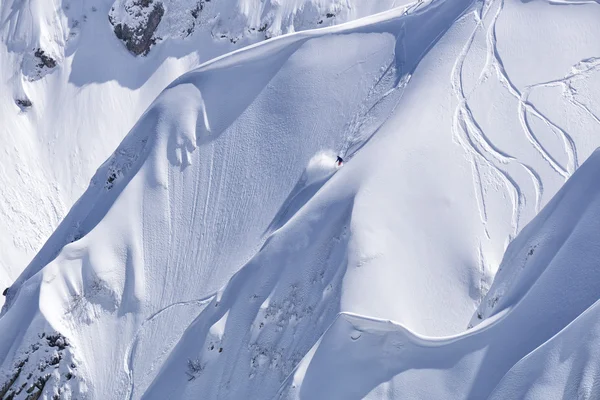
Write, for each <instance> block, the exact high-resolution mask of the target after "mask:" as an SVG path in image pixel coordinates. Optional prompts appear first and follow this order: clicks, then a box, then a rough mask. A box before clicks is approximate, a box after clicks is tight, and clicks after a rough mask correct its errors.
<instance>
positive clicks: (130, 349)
mask: <svg viewBox="0 0 600 400" xmlns="http://www.w3.org/2000/svg"><path fill="white" fill-rule="evenodd" d="M216 295H217V293H216V292H215V293H211V294H210V295H208V296H204V297H202V298H199V299H194V300H187V301H178V302H176V303H172V304H169V305H168V306H165V307H163V308H161V309H159V310H158V311H155V312H154V313H153V314H151V315H150V316H149V317H147V318H146V319H145V320H144V321H143V322H142V323H141V325H140V326H139V328H138V330H137V331H136V333H135V335H134V336H133V339H132V340H131V342H130V344H129V346H127V351H126V352H125V358H124V362H123V364H124V368H125V372H126V373H127V377H128V378H129V388H128V391H127V394H126V395H125V399H129V400H131V399H133V393H134V389H135V379H134V367H133V363H134V359H135V354H136V350H137V346H138V341H139V338H140V334H141V333H142V332H143V331H144V329H145V327H146V324H148V323H150V322H152V321H154V320H155V319H156V318H158V317H159V316H160V315H161V314H163V313H164V312H166V311H169V310H170V309H172V308H173V307H184V306H191V305H195V306H203V305H205V304H207V303H209V302H210V301H211V300H212V299H213V298H214V297H215V296H216Z"/></svg>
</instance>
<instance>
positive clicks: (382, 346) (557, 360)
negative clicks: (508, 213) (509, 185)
mask: <svg viewBox="0 0 600 400" xmlns="http://www.w3.org/2000/svg"><path fill="white" fill-rule="evenodd" d="M599 174H600V152H596V153H594V154H593V155H592V156H591V157H590V159H588V161H586V163H584V164H583V165H582V166H581V168H580V169H579V170H578V171H577V172H576V173H575V175H574V176H573V177H572V178H571V179H570V180H569V181H568V182H567V183H566V184H565V186H564V187H563V188H562V189H561V190H560V191H559V193H558V194H557V195H556V196H555V197H554V198H553V199H552V201H551V202H550V203H549V204H548V205H547V206H546V207H545V208H544V209H543V210H542V212H541V213H540V214H539V215H538V216H537V217H536V218H534V220H533V221H532V222H531V223H530V224H529V225H528V226H527V227H526V228H525V229H524V230H523V231H522V232H521V233H520V234H519V235H518V236H517V238H516V239H515V240H514V241H513V242H512V243H511V244H510V246H509V247H508V250H507V253H506V256H505V258H504V260H503V262H502V265H501V267H500V271H499V272H498V274H497V275H496V278H495V281H494V284H493V285H492V288H491V290H490V292H489V293H488V295H487V296H486V298H485V300H484V301H483V303H482V308H481V310H480V311H478V312H477V313H476V314H475V317H474V320H476V321H478V322H480V323H479V324H478V325H477V326H476V327H474V328H473V329H471V330H469V331H467V332H466V333H464V334H460V335H456V336H453V337H447V338H427V337H422V336H419V335H415V334H414V333H412V332H411V331H409V330H407V329H406V328H405V327H403V326H401V325H397V324H395V323H392V322H390V321H383V320H374V319H368V318H365V317H362V316H357V315H346V314H344V315H341V316H340V317H339V318H338V319H337V320H336V322H335V323H334V324H333V325H332V327H331V328H329V329H328V331H327V333H326V334H325V335H324V336H323V337H322V338H321V339H320V341H319V343H318V345H317V346H316V347H315V349H313V350H312V351H311V352H310V353H309V355H308V356H307V357H306V358H305V360H303V361H302V363H301V364H300V365H299V367H298V368H297V370H296V372H295V373H294V374H293V375H292V376H291V377H290V379H289V380H288V381H287V382H286V385H284V390H282V392H281V394H282V397H286V398H315V397H322V398H350V397H353V398H358V397H363V396H366V397H368V398H380V397H382V396H383V397H385V396H386V395H388V396H391V397H396V396H400V395H402V396H408V397H409V398H435V399H443V398H457V399H458V398H465V399H485V398H488V396H490V394H491V392H492V391H494V393H493V395H492V396H491V398H493V399H506V398H510V399H512V398H519V399H520V398H528V399H546V398H584V399H594V398H596V396H597V386H598V376H597V369H596V368H597V365H598V359H597V354H596V353H597V352H595V351H590V352H587V350H588V349H593V348H594V347H597V346H598V340H599V339H598V336H597V335H596V333H597V330H596V328H595V321H594V319H593V318H594V317H593V315H596V311H595V310H596V309H597V306H596V305H595V302H597V300H598V299H599V298H600V288H599V286H598V280H599V279H600V270H599V269H598V267H597V254H598V244H597V243H598V232H597V231H598V230H597V226H598V223H599V222H600V221H599V218H600V217H599V216H600V213H599V208H600V192H599V189H598V188H597V185H595V184H594V182H595V181H596V180H597V177H598V175H599ZM588 308H590V309H589V310H588V311H586V310H587V309H588ZM488 309H491V310H493V312H490V311H485V310H488ZM584 312H585V313H584ZM580 314H583V315H581V316H580ZM572 321H574V322H572ZM565 327H566V328H565ZM563 328H564V330H563ZM561 330H562V331H561ZM584 331H585V332H586V333H585V334H583V332H584ZM554 335H556V336H555V337H553V336H554ZM551 338H552V339H551ZM549 339H551V340H549ZM548 340H549V341H548ZM546 341H548V342H547V343H546ZM538 347H539V348H538ZM584 354H585V355H584ZM521 359H522V360H521ZM519 360H521V361H519ZM513 366H514V367H513ZM511 368H512V369H511ZM509 370H510V372H509ZM360 371H369V373H367V374H361V373H360ZM507 372H508V374H507ZM505 374H507V375H506V376H505V377H504V379H503V380H502V382H501V383H500V385H499V386H498V387H497V388H496V389H495V390H494V388H495V387H496V385H497V384H498V382H499V381H500V380H501V379H502V378H503V376H504V375H505ZM357 377H359V378H357ZM545 378H546V379H547V380H546V379H545ZM548 382H551V383H548ZM594 393H596V394H594ZM284 394H285V396H283V395H284ZM553 396H554V397H553ZM578 396H579V397H578Z"/></svg>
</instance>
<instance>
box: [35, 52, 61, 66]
mask: <svg viewBox="0 0 600 400" xmlns="http://www.w3.org/2000/svg"><path fill="white" fill-rule="evenodd" d="M33 55H34V56H36V57H37V58H39V59H40V62H39V63H38V65H37V66H38V68H44V67H46V68H48V69H52V68H54V67H56V60H55V59H54V58H52V57H50V56H47V55H46V54H45V53H44V50H42V49H40V48H38V49H36V51H35V53H33Z"/></svg>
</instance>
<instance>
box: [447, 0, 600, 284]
mask: <svg viewBox="0 0 600 400" xmlns="http://www.w3.org/2000/svg"><path fill="white" fill-rule="evenodd" d="M590 2H594V3H597V2H596V1H584V2H569V1H560V2H553V1H550V2H549V3H550V4H562V5H564V4H580V3H581V4H584V3H590ZM478 3H479V4H477V7H475V9H474V10H473V11H472V12H471V13H470V14H466V15H465V18H468V17H469V15H470V16H472V17H473V18H474V20H475V23H476V25H475V27H474V28H473V31H472V32H471V34H470V35H469V37H468V39H467V41H466V42H465V44H464V46H463V48H462V49H461V51H460V53H459V54H458V56H457V58H456V60H455V63H454V66H453V69H452V72H451V78H450V79H451V86H452V90H453V93H454V95H455V98H456V99H457V102H458V104H457V106H456V109H455V112H454V117H453V122H452V135H453V140H454V141H455V142H456V143H457V144H458V145H460V146H461V147H462V149H463V150H464V151H465V153H466V154H467V157H468V161H469V163H470V164H471V173H472V179H473V184H474V189H475V190H474V193H475V196H476V203H477V206H478V209H479V215H480V220H481V224H482V226H483V230H484V233H485V235H486V237H487V238H488V239H491V235H490V232H489V226H488V222H489V221H488V208H489V207H488V205H487V204H486V202H487V200H486V196H487V195H486V190H487V189H486V188H487V187H489V186H494V185H498V186H500V187H504V188H505V190H506V191H507V193H508V195H509V197H510V199H511V203H512V218H511V222H510V224H511V226H510V230H511V233H510V234H509V237H508V240H509V241H511V240H512V239H513V238H514V237H515V236H516V235H517V233H518V232H519V231H520V229H521V226H522V225H523V222H524V221H522V216H523V215H524V211H525V210H526V209H527V210H528V211H529V212H528V215H535V214H537V213H538V212H539V211H540V209H541V206H542V197H543V194H544V183H543V180H542V177H541V176H540V174H539V173H538V172H537V171H536V170H535V168H534V167H532V166H531V165H528V164H527V163H525V162H523V161H522V160H519V159H518V158H516V157H515V156H512V155H511V154H509V153H507V152H506V151H503V150H502V149H500V148H499V147H497V146H496V145H495V144H494V143H493V141H492V139H491V138H490V137H489V136H488V135H486V132H485V131H484V129H482V127H481V125H480V124H479V123H478V121H477V118H476V116H475V115H474V112H473V111H472V109H471V108H470V106H469V96H470V94H471V93H474V92H476V91H477V89H479V88H480V86H481V85H482V84H483V83H484V82H486V81H487V80H488V79H490V78H491V77H492V76H495V78H496V79H497V80H498V82H499V83H500V84H501V85H502V87H503V88H504V89H505V90H506V91H507V92H508V93H509V94H510V95H511V96H512V97H513V98H514V99H515V100H516V101H517V104H518V106H517V119H518V121H519V123H520V125H521V128H522V131H523V133H524V135H525V137H526V139H527V140H528V142H529V143H530V144H531V146H532V147H533V149H534V150H535V151H536V152H537V153H538V154H539V155H540V156H541V157H542V159H543V160H544V161H546V162H547V163H548V164H549V165H550V167H551V168H552V170H554V172H555V173H557V174H558V175H560V176H561V177H562V178H563V179H564V180H565V181H566V180H567V179H568V178H569V177H570V176H571V175H572V174H573V172H574V171H575V170H576V169H577V168H578V165H579V161H578V159H577V151H576V146H575V141H574V140H573V138H572V137H571V135H569V133H568V132H567V131H566V130H564V129H562V128H561V127H560V126H559V125H558V124H556V123H555V122H553V121H552V120H551V118H550V117H549V116H547V115H545V114H544V113H543V112H542V111H540V109H538V108H537V107H536V106H535V105H534V104H532V103H531V102H530V101H529V96H530V95H531V93H532V92H533V91H534V90H536V89H538V88H547V87H554V86H561V87H562V89H563V97H564V98H565V99H566V100H567V101H568V102H569V103H570V104H572V105H573V106H575V107H577V108H578V109H580V110H581V111H582V112H583V113H584V114H585V115H587V116H589V117H590V118H591V119H592V120H593V121H595V122H596V123H597V124H598V125H600V116H598V115H597V114H595V113H594V112H593V111H592V110H591V109H590V108H589V107H588V106H587V105H586V104H584V103H582V102H581V101H579V100H578V99H577V90H576V89H575V88H574V87H573V82H575V81H578V80H582V79H585V78H586V77H588V76H589V75H590V74H592V73H593V72H596V71H600V58H599V57H591V58H587V59H584V60H581V61H580V62H579V63H577V64H576V65H574V66H573V67H572V69H571V72H570V73H569V74H568V75H566V76H565V77H563V78H560V79H556V80H553V81H549V82H542V83H537V84H534V85H530V86H527V87H525V88H524V89H523V91H522V92H521V91H520V90H519V89H518V88H517V87H516V86H515V84H514V83H513V82H512V80H511V78H510V77H509V75H508V73H507V72H506V69H505V66H504V63H503V61H502V57H501V56H500V53H499V51H498V42H497V22H498V20H499V18H500V15H501V14H502V11H503V9H504V5H505V0H481V1H479V2H478ZM486 21H489V22H487V23H486ZM483 30H485V32H484V34H485V41H486V56H485V57H486V59H485V63H484V65H483V67H482V68H481V70H480V71H479V77H478V79H477V81H476V82H475V85H474V87H473V88H472V89H471V92H470V93H466V89H465V86H464V82H463V72H464V70H465V66H466V60H467V56H468V55H469V54H470V51H471V48H472V45H473V42H474V41H475V38H476V36H477V35H478V34H479V33H481V32H482V31H483ZM531 117H533V118H537V119H538V120H540V121H541V122H542V123H543V124H545V125H546V126H547V127H548V128H549V129H550V131H551V132H553V133H554V134H555V135H557V137H559V138H560V139H561V140H562V143H563V150H564V153H565V154H566V156H567V162H566V165H561V163H560V162H559V161H558V160H557V158H556V155H553V154H552V152H551V151H550V150H549V149H548V148H546V147H545V146H544V145H543V144H542V143H541V142H540V140H539V139H538V136H537V135H536V133H535V132H534V129H533V128H532V126H531V124H530V122H529V118H531ZM511 164H514V165H517V166H518V167H520V168H522V169H523V170H525V172H526V174H527V175H528V176H529V179H530V180H531V183H532V184H533V189H534V195H535V203H533V202H529V201H528V198H527V197H528V196H527V195H526V193H527V192H526V190H524V187H523V184H524V182H519V180H518V179H517V177H515V176H512V175H511V173H510V172H509V170H508V169H507V167H508V166H509V165H511ZM484 171H490V172H491V175H490V174H487V176H485V175H484V174H485V173H484ZM486 179H487V180H488V181H487V182H486ZM531 207H533V209H531ZM481 245H482V244H481V243H480V244H479V246H480V248H479V255H480V257H479V258H480V260H479V262H480V263H481V265H482V282H483V280H484V278H485V277H484V276H483V274H484V273H485V271H484V267H483V266H484V265H485V264H486V263H485V254H484V252H483V250H482V248H481ZM482 290H483V286H482Z"/></svg>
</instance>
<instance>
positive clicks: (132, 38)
mask: <svg viewBox="0 0 600 400" xmlns="http://www.w3.org/2000/svg"><path fill="white" fill-rule="evenodd" d="M114 11H115V8H114V7H113V8H112V9H111V13H110V14H109V15H108V20H109V21H110V23H111V24H112V25H113V27H114V32H115V35H116V36H117V38H119V39H120V40H121V41H122V42H123V43H125V46H126V47H127V50H129V51H130V52H131V53H133V54H135V55H136V56H139V55H142V54H143V55H146V54H148V52H149V51H150V48H151V47H152V46H153V45H154V44H155V43H156V41H157V40H160V38H158V37H156V36H155V35H154V34H155V32H156V28H158V24H160V21H161V19H162V17H163V15H164V13H165V9H164V7H163V5H162V3H161V2H158V1H156V2H154V1H152V0H136V1H133V2H132V3H131V5H129V6H125V11H126V12H127V13H130V14H131V15H132V16H134V17H138V18H137V19H136V18H132V19H131V22H130V23H126V22H118V20H117V19H116V17H115V15H114Z"/></svg>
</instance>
